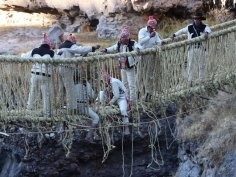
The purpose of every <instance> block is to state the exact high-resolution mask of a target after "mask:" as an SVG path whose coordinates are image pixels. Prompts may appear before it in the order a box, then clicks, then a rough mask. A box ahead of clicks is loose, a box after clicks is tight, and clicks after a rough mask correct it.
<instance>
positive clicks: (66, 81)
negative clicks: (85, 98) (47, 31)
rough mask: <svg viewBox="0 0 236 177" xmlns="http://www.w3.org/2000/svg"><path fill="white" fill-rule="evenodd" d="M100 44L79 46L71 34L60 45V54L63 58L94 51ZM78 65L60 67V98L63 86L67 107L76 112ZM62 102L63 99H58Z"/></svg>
mask: <svg viewBox="0 0 236 177" xmlns="http://www.w3.org/2000/svg"><path fill="white" fill-rule="evenodd" d="M99 48H100V46H99V45H96V46H78V45H76V38H75V36H73V35H72V34H70V35H69V36H68V37H67V39H66V40H65V41H64V42H63V43H62V44H61V45H60V46H59V50H58V54H59V55H60V56H61V58H72V57H74V56H75V54H81V55H83V54H87V53H89V52H94V51H95V50H96V49H99ZM75 69H76V66H75V64H74V65H73V64H70V65H61V66H60V67H59V69H58V73H59V79H60V81H61V84H60V85H59V95H58V98H62V97H63V96H62V95H63V91H62V90H63V89H62V88H63V87H65V90H66V108H67V110H68V111H69V112H71V113H74V112H76V107H77V103H76V99H75V89H74V80H73V78H74V74H75ZM58 102H61V101H58Z"/></svg>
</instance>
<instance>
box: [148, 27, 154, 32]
mask: <svg viewBox="0 0 236 177" xmlns="http://www.w3.org/2000/svg"><path fill="white" fill-rule="evenodd" d="M147 30H148V32H149V33H151V32H153V31H155V28H153V27H151V26H147Z"/></svg>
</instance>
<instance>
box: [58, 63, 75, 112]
mask: <svg viewBox="0 0 236 177" xmlns="http://www.w3.org/2000/svg"><path fill="white" fill-rule="evenodd" d="M74 73H75V69H74V68H72V67H65V66H61V67H60V68H59V77H60V79H61V81H60V82H61V83H59V95H58V99H60V98H63V86H64V87H65V90H66V108H67V109H68V110H73V109H76V108H77V101H76V93H75V84H74Z"/></svg>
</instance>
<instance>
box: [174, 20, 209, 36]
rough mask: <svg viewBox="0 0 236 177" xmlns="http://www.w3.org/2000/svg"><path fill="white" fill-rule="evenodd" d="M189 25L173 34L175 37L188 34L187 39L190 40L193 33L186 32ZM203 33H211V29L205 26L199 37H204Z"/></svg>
mask: <svg viewBox="0 0 236 177" xmlns="http://www.w3.org/2000/svg"><path fill="white" fill-rule="evenodd" d="M190 25H192V24H190ZM190 25H187V26H186V27H184V28H182V29H180V30H179V31H177V32H175V33H174V34H175V35H176V36H178V35H181V34H188V39H192V35H193V33H190V32H189V30H188V29H189V26H190ZM205 32H207V33H211V29H210V27H209V26H208V25H206V27H205V29H204V31H203V33H201V35H204V33H205Z"/></svg>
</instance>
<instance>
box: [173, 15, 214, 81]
mask: <svg viewBox="0 0 236 177" xmlns="http://www.w3.org/2000/svg"><path fill="white" fill-rule="evenodd" d="M193 19H194V20H193V23H192V24H191V25H188V26H186V27H184V28H182V29H180V30H179V31H177V32H175V33H174V34H173V36H172V39H173V40H174V38H175V37H176V36H178V35H180V34H188V39H189V40H190V39H192V38H195V37H199V36H202V35H203V36H204V37H205V38H207V37H208V34H209V33H210V32H211V29H210V28H209V26H208V25H206V24H204V23H203V22H202V20H206V17H204V16H203V14H202V13H201V12H196V14H195V16H194V17H193ZM196 65H197V67H198V72H199V73H198V78H199V79H200V80H203V79H204V77H205V47H204V46H203V43H199V42H198V43H194V44H192V45H190V46H189V50H188V66H187V78H188V81H192V80H193V73H194V72H195V71H196V70H197V68H196Z"/></svg>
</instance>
